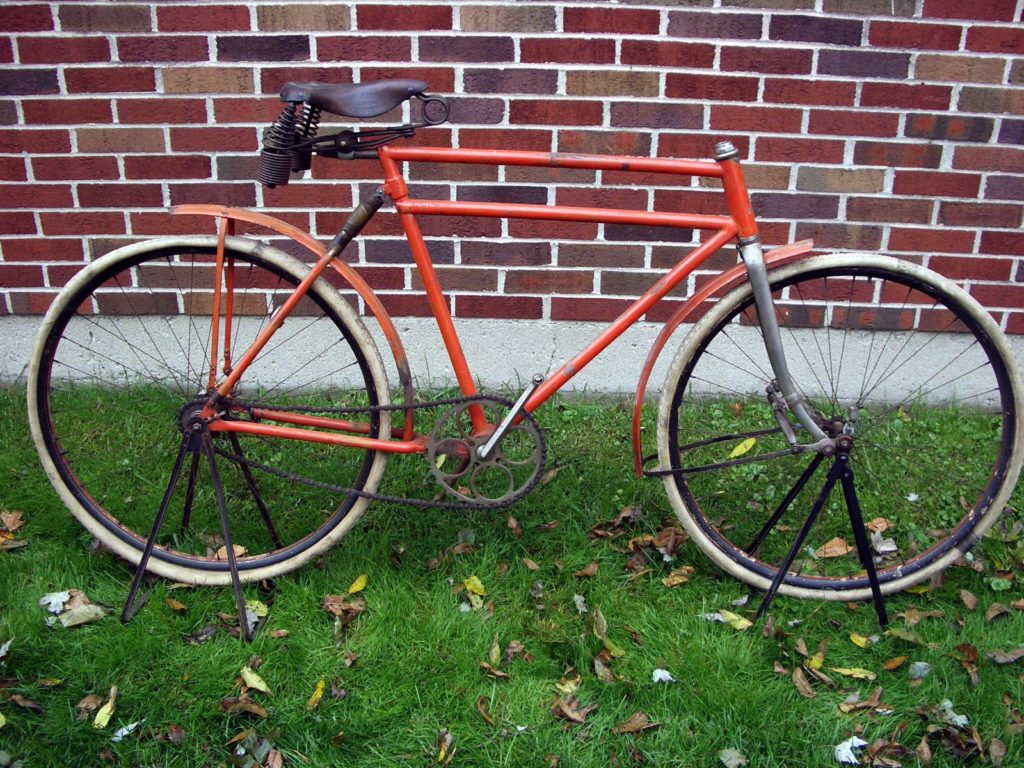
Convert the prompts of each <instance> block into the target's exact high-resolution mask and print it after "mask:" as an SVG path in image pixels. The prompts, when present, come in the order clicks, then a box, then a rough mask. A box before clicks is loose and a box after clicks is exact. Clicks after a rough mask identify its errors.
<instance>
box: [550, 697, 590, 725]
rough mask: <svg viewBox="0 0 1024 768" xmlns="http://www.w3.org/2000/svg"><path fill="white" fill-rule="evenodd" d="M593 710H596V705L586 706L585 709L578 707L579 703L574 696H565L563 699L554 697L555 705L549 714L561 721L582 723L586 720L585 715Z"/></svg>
mask: <svg viewBox="0 0 1024 768" xmlns="http://www.w3.org/2000/svg"><path fill="white" fill-rule="evenodd" d="M595 709H597V704H588V705H587V706H585V707H580V704H579V701H578V700H577V699H576V697H575V696H567V697H566V698H564V699H563V698H562V697H561V696H556V697H555V703H554V705H552V707H551V713H552V714H553V715H554V716H555V717H557V718H559V719H561V720H567V721H569V722H572V723H582V722H583V721H584V720H586V719H587V715H589V714H590V713H591V712H593V711H594V710H595Z"/></svg>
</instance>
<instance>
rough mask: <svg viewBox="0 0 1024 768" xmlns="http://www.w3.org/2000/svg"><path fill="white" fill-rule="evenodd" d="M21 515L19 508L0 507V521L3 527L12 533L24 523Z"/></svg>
mask: <svg viewBox="0 0 1024 768" xmlns="http://www.w3.org/2000/svg"><path fill="white" fill-rule="evenodd" d="M21 516H22V512H21V510H17V509H0V522H2V523H3V526H4V528H6V529H7V530H8V531H10V532H11V533H14V532H15V531H16V530H18V529H19V528H21V526H23V525H24V524H25V523H24V521H23V520H22V519H21Z"/></svg>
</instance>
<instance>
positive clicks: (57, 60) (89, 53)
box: [18, 36, 110, 64]
mask: <svg viewBox="0 0 1024 768" xmlns="http://www.w3.org/2000/svg"><path fill="white" fill-rule="evenodd" d="M18 58H19V60H20V61H21V63H22V64H69V63H72V62H86V61H90V62H91V61H104V62H105V61H110V43H108V42H107V38H105V37H91V36H82V37H19V38H18Z"/></svg>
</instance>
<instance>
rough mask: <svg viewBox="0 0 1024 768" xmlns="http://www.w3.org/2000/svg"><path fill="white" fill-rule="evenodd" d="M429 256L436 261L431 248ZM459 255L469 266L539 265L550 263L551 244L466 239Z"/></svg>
mask: <svg viewBox="0 0 1024 768" xmlns="http://www.w3.org/2000/svg"><path fill="white" fill-rule="evenodd" d="M431 257H432V258H433V259H434V261H435V263H436V261H437V257H436V256H435V255H434V252H433V249H431ZM461 257H462V263H463V264H468V265H470V266H492V267H540V266H546V265H550V264H551V244H550V243H545V242H526V241H522V240H514V241H511V242H503V243H494V242H479V241H473V240H466V241H464V242H463V243H462V251H461ZM407 258H408V257H407ZM563 266H572V265H568V264H563Z"/></svg>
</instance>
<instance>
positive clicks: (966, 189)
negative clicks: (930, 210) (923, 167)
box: [892, 170, 981, 197]
mask: <svg viewBox="0 0 1024 768" xmlns="http://www.w3.org/2000/svg"><path fill="white" fill-rule="evenodd" d="M980 189H981V175H980V174H976V173H939V172H937V171H903V170H899V171H896V178H895V179H894V181H893V187H892V191H893V192H894V193H895V194H897V195H924V196H927V197H977V196H978V191H979V190H980Z"/></svg>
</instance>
